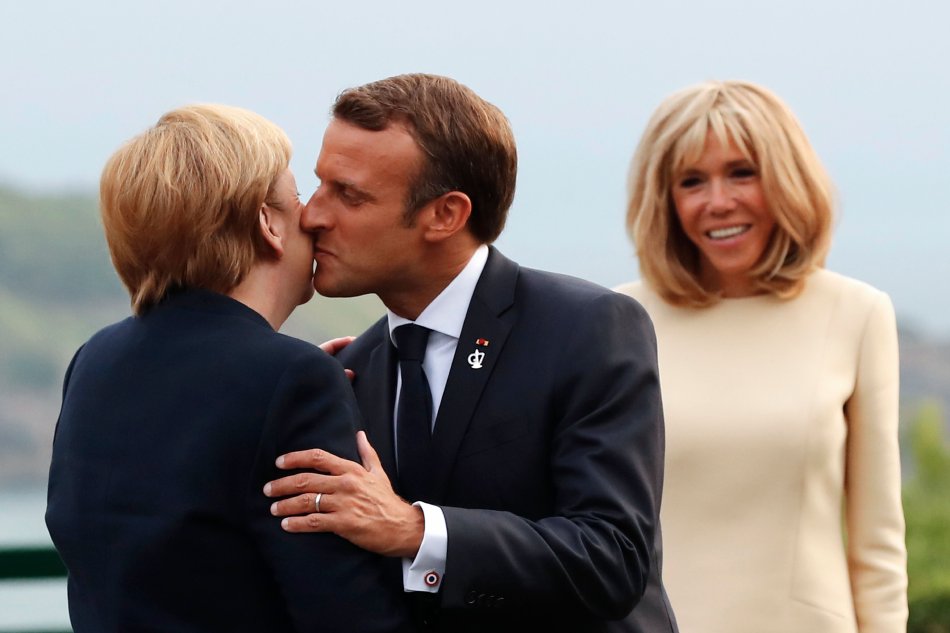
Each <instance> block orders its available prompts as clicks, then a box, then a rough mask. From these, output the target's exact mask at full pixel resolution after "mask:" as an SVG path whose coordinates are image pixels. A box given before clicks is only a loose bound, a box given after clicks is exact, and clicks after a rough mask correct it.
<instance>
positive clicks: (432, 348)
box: [387, 244, 488, 593]
mask: <svg viewBox="0 0 950 633" xmlns="http://www.w3.org/2000/svg"><path fill="white" fill-rule="evenodd" d="M487 260H488V246H486V245H484V244H482V245H481V246H479V247H478V249H477V250H476V251H475V253H474V254H473V255H472V258H471V259H470V260H469V261H468V264H466V266H465V268H463V269H462V272H460V273H459V274H458V275H456V277H455V279H453V280H452V281H451V283H449V285H448V286H446V287H445V289H444V290H443V291H442V292H441V293H439V296H437V297H436V298H435V299H433V300H432V303H430V304H429V305H428V306H426V308H425V309H424V310H423V311H422V314H420V315H419V317H418V318H417V319H416V320H415V321H410V320H408V319H405V318H403V317H401V316H399V315H397V314H394V313H393V312H391V311H387V317H388V320H389V336H390V338H391V339H392V333H393V330H395V329H396V328H397V327H399V326H400V325H406V324H407V323H415V324H416V325H421V326H423V327H426V328H428V329H430V330H432V332H431V333H430V334H429V341H428V344H427V345H426V355H425V359H424V360H423V361H422V368H423V370H424V371H425V373H426V380H428V382H429V390H430V391H431V392H432V426H433V427H435V419H436V417H437V416H438V414H439V405H440V404H442V394H443V393H445V384H446V383H447V382H448V379H449V371H450V370H451V368H452V358H454V356H455V348H456V347H458V342H459V335H461V333H462V325H463V324H464V322H465V315H466V314H467V313H468V304H469V303H470V302H471V300H472V294H473V293H474V292H475V286H476V284H478V278H479V277H481V274H482V270H483V269H484V268H485V262H486V261H487ZM393 341H394V343H395V340H394V339H393ZM401 388H402V376H400V375H399V372H398V371H397V372H396V403H398V402H399V392H400V389H401ZM397 406H398V405H397ZM393 420H394V421H395V424H397V425H398V424H399V420H398V419H397V416H396V412H395V411H393ZM397 435H398V434H396V433H394V434H393V437H394V442H398V439H396V437H397ZM394 448H396V454H397V455H398V447H395V446H394ZM414 505H417V506H419V507H420V508H422V513H423V515H424V517H425V532H424V534H423V537H422V545H420V546H419V552H418V553H417V554H416V557H415V558H414V559H409V558H404V559H403V561H402V571H403V588H404V589H405V590H406V591H427V592H430V593H435V592H437V591H438V590H439V587H440V586H441V584H442V576H443V575H444V573H445V560H446V552H447V549H448V530H447V529H446V526H445V516H444V515H443V514H442V509H441V508H439V507H438V506H433V505H430V504H428V503H422V502H416V503H415V504H414Z"/></svg>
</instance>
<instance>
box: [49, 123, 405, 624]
mask: <svg viewBox="0 0 950 633" xmlns="http://www.w3.org/2000/svg"><path fill="white" fill-rule="evenodd" d="M289 160H290V141H289V140H288V139H287V137H286V135H285V134H284V132H283V131H282V130H281V129H280V128H278V127H277V126H276V125H274V124H273V123H271V122H270V121H268V120H266V119H264V118H263V117H261V116H259V115H257V114H254V113H253V112H249V111H247V110H242V109H240V108H233V107H227V106H220V105H196V106H187V107H184V108H178V109H176V110H173V111H171V112H169V113H167V114H165V115H164V116H162V117H161V119H160V120H159V121H158V123H157V124H156V125H154V126H153V127H151V128H149V129H148V130H147V131H146V132H144V133H143V134H141V135H139V136H137V137H136V138H134V139H132V140H130V141H129V142H128V143H126V144H125V145H123V146H122V148H120V149H119V150H118V151H117V152H116V153H115V154H114V155H113V157H112V158H111V159H110V160H109V162H108V163H107V165H106V167H105V169H104V171H103V175H102V181H101V187H100V192H101V196H100V198H101V206H102V218H103V225H104V228H105V233H106V239H107V241H108V243H109V250H110V253H111V255H112V261H113V263H114V264H115V267H116V271H117V272H118V273H119V276H120V277H121V278H122V281H123V282H124V283H125V285H126V287H127V288H128V290H129V294H130V296H131V303H132V310H133V312H134V314H135V316H132V317H129V318H128V319H125V320H124V321H121V322H119V323H116V324H113V325H111V326H109V327H106V328H104V329H103V330H101V331H99V332H98V333H97V334H95V335H94V336H93V337H92V338H91V339H90V340H89V341H88V342H87V343H86V344H85V345H84V346H83V347H82V348H81V349H80V350H79V351H78V352H77V353H76V356H75V357H74V358H73V361H72V363H71V364H70V366H69V370H68V372H67V375H66V379H65V384H64V387H63V407H62V412H61V413H60V417H59V422H58V425H57V431H56V439H55V442H54V444H53V459H52V466H51V468H50V477H49V504H48V508H47V513H46V522H47V525H48V526H49V531H50V535H51V536H52V538H53V542H54V543H55V544H56V549H57V550H58V551H59V553H60V555H61V556H62V557H63V561H64V562H65V563H66V567H67V569H68V570H69V580H68V591H69V614H70V619H71V623H72V628H73V630H74V631H76V633H83V632H85V631H89V632H94V633H110V632H115V633H140V632H141V633H144V632H146V631H177V632H181V633H187V632H190V631H196V632H197V631H201V632H202V633H208V632H213V631H221V632H225V631H226V632H227V633H237V632H246V633H254V632H262V631H379V632H391V631H402V630H406V629H407V617H408V615H407V614H406V613H405V610H404V607H403V605H402V600H401V598H402V589H401V587H399V586H398V584H397V583H395V582H391V581H390V580H389V579H388V578H387V576H386V568H385V562H384V560H383V559H382V558H381V557H377V556H374V555H372V554H369V553H368V552H365V551H363V550H361V549H358V548H357V547H355V546H354V545H351V544H350V543H348V542H347V541H345V540H343V539H342V538H339V537H337V536H334V535H332V534H309V535H306V536H304V537H301V536H299V535H293V534H288V533H286V532H284V531H283V530H281V529H280V525H279V524H278V523H277V522H276V521H274V520H273V519H272V517H271V516H270V512H269V511H268V508H269V506H270V501H269V500H268V499H267V498H266V497H265V496H264V495H263V493H262V492H261V488H262V487H263V486H264V483H265V482H266V481H268V480H269V479H273V478H275V476H277V474H278V473H279V472H280V471H278V470H277V466H276V465H275V460H276V458H277V456H278V455H280V454H281V453H283V452H286V451H288V450H294V449H302V448H308V447H313V446H319V447H321V448H324V449H326V450H332V451H334V452H338V454H340V455H343V456H344V457H346V458H349V459H357V448H356V437H355V435H356V429H357V427H358V425H359V423H360V421H359V413H358V411H357V406H356V401H355V400H354V398H353V393H352V391H351V390H350V387H349V384H348V382H347V380H346V378H345V377H344V375H343V370H342V369H341V367H340V366H339V364H337V362H336V361H334V360H333V359H332V358H330V357H329V356H328V355H327V354H325V353H323V352H322V351H320V350H319V349H317V348H316V347H314V346H313V345H310V344H308V343H305V342H303V341H299V340H297V339H293V338H290V337H288V336H284V335H282V334H279V333H278V332H277V331H276V330H277V329H278V328H279V327H280V325H281V324H282V323H283V322H284V320H285V319H286V318H287V317H288V316H289V315H290V313H291V312H292V311H293V310H294V308H296V307H297V305H299V304H301V303H305V302H306V301H308V300H309V299H310V297H311V296H312V295H313V288H312V286H311V279H312V277H313V243H312V240H311V238H310V236H309V235H308V234H307V233H304V232H303V231H301V229H300V214H301V212H302V211H303V204H301V202H300V199H299V198H298V195H297V187H296V184H295V182H294V177H293V174H292V173H291V172H290V170H289V169H288V162H289ZM318 504H319V502H318Z"/></svg>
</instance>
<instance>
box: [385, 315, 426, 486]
mask: <svg viewBox="0 0 950 633" xmlns="http://www.w3.org/2000/svg"><path fill="white" fill-rule="evenodd" d="M429 332H431V330H429V329H428V328H424V327H422V326H421V325H415V324H410V325H400V326H399V327H397V328H396V329H395V330H393V338H394V339H395V340H396V353H397V355H398V357H399V372H400V374H401V376H402V386H401V387H400V390H399V403H398V404H397V405H396V450H397V453H398V454H397V460H398V469H399V493H400V494H401V495H402V496H403V497H404V498H405V499H406V500H408V501H410V502H413V501H419V500H421V499H423V497H424V495H425V490H426V487H427V478H428V477H429V476H431V475H430V473H431V464H430V463H429V459H430V458H429V447H430V444H431V441H432V392H431V391H429V381H428V380H426V374H425V371H423V369H422V361H423V359H425V355H426V343H427V342H428V340H429Z"/></svg>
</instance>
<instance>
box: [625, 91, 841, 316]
mask: <svg viewBox="0 0 950 633" xmlns="http://www.w3.org/2000/svg"><path fill="white" fill-rule="evenodd" d="M710 130H711V131H712V132H713V133H714V134H715V135H716V136H717V137H718V139H719V140H720V142H722V143H723V144H727V143H728V142H729V141H732V142H734V143H735V144H736V146H737V147H738V148H739V150H740V151H741V152H742V153H743V154H744V155H745V156H746V158H747V159H749V160H750V161H751V162H752V163H753V164H754V165H755V166H756V168H757V170H758V172H759V177H760V179H761V183H762V190H763V193H764V195H765V200H766V202H767V204H768V207H769V210H770V211H771V213H772V214H773V216H774V217H775V222H776V228H775V231H774V233H773V234H772V237H771V239H770V240H769V243H768V245H767V247H766V249H765V251H764V252H763V254H762V257H761V258H760V260H759V262H758V263H757V264H756V266H755V267H754V268H753V270H752V271H750V274H751V275H752V277H753V281H754V285H755V287H756V288H757V289H759V290H761V291H763V292H768V293H771V294H773V295H776V296H778V297H781V298H791V297H794V296H796V295H797V294H798V293H799V292H801V289H802V288H803V287H804V283H805V278H806V276H807V275H808V274H809V273H810V272H812V271H813V270H815V269H816V268H819V267H821V266H822V265H824V260H825V257H826V255H827V253H828V248H829V246H830V242H831V228H832V221H833V215H834V210H833V207H834V194H833V189H832V185H831V181H830V179H829V177H828V175H827V172H826V171H825V169H824V167H822V165H821V162H820V161H819V160H818V156H817V155H816V154H815V151H814V149H813V148H812V146H811V143H809V141H808V138H807V137H806V136H805V133H804V132H803V131H802V128H801V125H800V124H799V123H798V121H797V119H796V118H795V116H794V115H793V114H792V112H791V110H789V108H788V106H786V105H785V104H784V103H783V102H782V101H781V100H780V99H779V98H778V97H777V96H775V95H774V94H773V93H772V92H770V91H769V90H766V89H765V88H763V87H761V86H758V85H756V84H753V83H749V82H742V81H717V82H706V83H702V84H698V85H695V86H691V87H689V88H686V89H684V90H681V91H679V92H676V93H674V94H673V95H671V96H669V97H668V98H667V99H665V100H664V101H663V102H662V103H661V104H660V106H659V107H658V108H657V109H656V111H655V112H654V113H653V116H652V117H651V118H650V121H649V123H648V124H647V127H646V130H645V131H644V132H643V136H642V137H641V139H640V143H639V145H638V146H637V149H636V151H635V152H634V155H633V160H632V161H631V164H630V173H629V179H628V200H627V230H628V232H629V234H630V236H631V239H632V240H633V243H634V246H635V247H636V251H637V257H638V259H639V262H640V272H641V274H642V275H643V277H644V279H645V280H646V282H647V283H648V284H650V286H651V287H652V288H653V289H654V290H655V291H656V292H657V293H658V294H659V295H660V296H661V297H663V298H664V299H665V300H666V301H668V302H670V303H672V304H674V305H681V306H693V307H704V306H709V305H712V304H714V303H716V302H717V301H718V300H719V299H720V298H721V297H720V295H719V294H718V293H717V292H716V291H715V290H714V289H709V288H705V287H703V285H702V283H701V282H700V275H699V266H700V261H699V251H698V249H697V248H696V246H695V245H694V244H693V243H692V242H691V241H690V240H689V238H687V237H686V234H685V233H684V232H683V230H682V228H681V227H680V225H679V220H678V218H677V216H676V209H675V206H674V204H673V197H672V193H671V191H672V185H673V183H674V182H675V179H676V178H677V176H678V175H680V174H681V173H682V172H683V170H684V169H686V168H688V167H689V166H690V165H691V164H694V163H695V162H696V161H697V160H698V159H699V158H700V156H701V155H702V153H703V150H704V148H705V143H706V137H707V134H708V132H709V131H710Z"/></svg>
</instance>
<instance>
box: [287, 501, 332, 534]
mask: <svg viewBox="0 0 950 633" xmlns="http://www.w3.org/2000/svg"><path fill="white" fill-rule="evenodd" d="M321 503H322V502H321ZM338 523H339V522H338V521H336V518H335V517H334V516H333V515H332V514H324V513H322V512H321V513H320V514H316V513H313V514H308V515H307V516H302V517H286V518H284V519H281V521H280V527H282V528H283V529H284V530H285V531H286V532H333V530H334V528H336V527H337V525H338Z"/></svg>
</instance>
